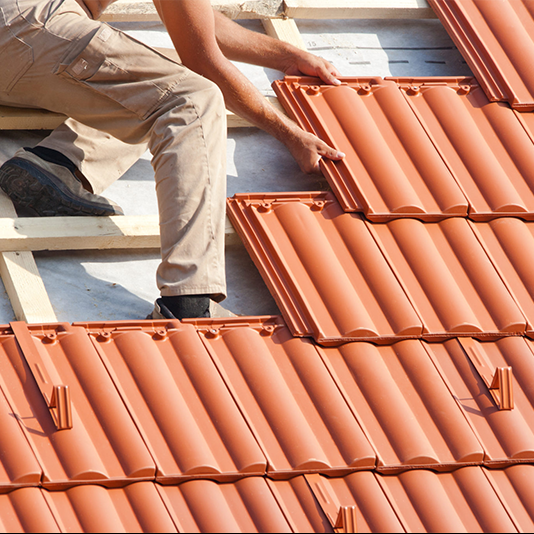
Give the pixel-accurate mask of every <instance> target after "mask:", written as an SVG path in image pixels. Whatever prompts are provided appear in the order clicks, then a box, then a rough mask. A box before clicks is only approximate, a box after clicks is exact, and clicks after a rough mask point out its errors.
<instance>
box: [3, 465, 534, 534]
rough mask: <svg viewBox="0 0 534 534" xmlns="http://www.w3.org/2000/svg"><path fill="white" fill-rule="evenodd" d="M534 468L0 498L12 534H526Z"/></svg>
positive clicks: (23, 493)
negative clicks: (490, 533) (415, 533)
mask: <svg viewBox="0 0 534 534" xmlns="http://www.w3.org/2000/svg"><path fill="white" fill-rule="evenodd" d="M532 469H533V466H528V469H525V468H522V467H512V468H508V469H506V470H503V471H501V472H498V473H497V472H491V471H488V470H485V469H484V468H477V467H475V468H473V467H467V468H463V469H460V470H458V471H456V472H454V473H441V474H438V473H433V472H431V471H427V470H419V471H413V472H409V473H404V474H402V475H400V476H399V477H387V476H382V475H380V474H376V473H372V472H359V473H353V474H351V475H348V476H346V477H343V478H327V477H323V476H320V475H318V474H314V475H309V476H307V475H304V476H302V475H301V476H297V477H294V478H293V479H291V480H289V481H271V480H265V479H264V478H261V477H255V478H248V479H243V480H241V481H238V482H234V483H232V484H217V483H215V482H213V481H207V480H198V481H189V482H185V483H184V484H182V485H181V486H179V487H176V486H175V487H165V486H161V485H158V484H155V483H151V482H134V483H133V484H130V485H129V486H127V487H125V488H118V489H112V490H110V489H106V488H102V487H99V486H85V487H77V488H71V489H70V490H67V491H64V492H50V491H47V490H43V489H40V488H28V489H25V490H16V491H14V492H13V493H11V494H9V495H0V515H1V516H2V521H3V525H4V526H6V527H7V528H8V529H9V530H10V531H12V532H15V531H41V532H43V531H46V532H65V531H69V532H72V531H85V532H101V531H106V532H137V531H139V532H140V531H145V532H147V531H150V532H154V531H157V532H175V531H179V532H208V531H209V532H212V531H231V532H273V531H276V532H325V531H326V532H332V531H336V532H356V531H358V532H403V531H407V532H411V531H416V530H423V531H428V532H430V531H451V532H452V531H455V532H456V531H462V530H465V531H468V532H473V531H478V530H481V531H489V530H491V528H489V527H490V525H491V527H494V528H495V529H497V528H498V530H499V531H502V532H514V531H529V530H531V528H532V525H533V523H532V518H531V517H530V516H529V514H528V512H527V509H526V508H525V505H524V504H523V502H526V501H528V499H529V498H531V495H532V487H531V484H530V487H529V484H528V481H529V480H531V478H532ZM96 504H97V505H98V513H95V505H96ZM206 507H207V508H208V509H209V510H210V512H211V513H205V509H206ZM262 510H263V512H262Z"/></svg>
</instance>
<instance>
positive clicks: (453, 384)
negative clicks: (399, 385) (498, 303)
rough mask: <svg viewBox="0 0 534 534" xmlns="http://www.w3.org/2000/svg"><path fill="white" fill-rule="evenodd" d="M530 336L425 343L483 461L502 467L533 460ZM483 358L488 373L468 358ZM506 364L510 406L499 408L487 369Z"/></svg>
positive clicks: (533, 355)
mask: <svg viewBox="0 0 534 534" xmlns="http://www.w3.org/2000/svg"><path fill="white" fill-rule="evenodd" d="M533 347H534V345H532V341H530V340H527V339H526V338H524V337H522V336H510V337H505V338H502V339H500V340H498V341H495V342H479V341H476V340H473V339H460V340H450V341H447V342H446V343H444V344H434V343H429V344H428V345H427V351H428V353H429V354H430V356H431V358H432V360H433V361H434V363H435V364H436V367H437V368H438V369H439V371H440V374H441V375H442V376H443V378H444V380H445V381H446V382H447V384H448V385H449V387H450V389H451V392H452V394H453V395H454V397H455V398H456V399H458V404H459V406H460V408H461V409H462V411H463V412H464V414H465V416H466V418H467V420H468V421H469V424H470V425H471V427H472V428H473V430H474V431H475V432H476V434H477V436H478V438H479V440H480V443H481V444H482V447H483V449H484V464H485V465H491V466H492V467H502V466H508V465H511V464H514V463H518V462H532V461H533V460H534V408H533V406H534V393H533V388H532V379H531V377H532V376H534V353H533ZM474 361H475V362H476V361H480V362H482V361H485V362H487V365H486V366H487V367H488V368H489V370H490V372H489V373H488V374H487V375H486V376H485V378H483V376H481V375H484V374H485V370H484V368H483V367H481V366H480V365H478V368H479V369H480V370H478V369H477V366H475V365H474V364H473V362H474ZM507 367H511V368H512V369H513V370H514V373H513V392H514V396H513V401H514V408H513V410H500V409H499V405H498V404H497V403H496V400H498V399H494V397H493V395H492V393H491V391H490V389H489V387H488V382H489V380H491V378H489V377H491V374H492V370H493V369H497V368H507Z"/></svg>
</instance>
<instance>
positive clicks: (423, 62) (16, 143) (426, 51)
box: [0, 20, 471, 323]
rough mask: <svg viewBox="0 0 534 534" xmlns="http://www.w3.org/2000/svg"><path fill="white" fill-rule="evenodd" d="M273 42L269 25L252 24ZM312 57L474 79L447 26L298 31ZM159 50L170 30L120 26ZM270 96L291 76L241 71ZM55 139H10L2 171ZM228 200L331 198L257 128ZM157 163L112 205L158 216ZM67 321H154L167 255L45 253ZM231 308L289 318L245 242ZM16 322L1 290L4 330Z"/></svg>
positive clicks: (240, 138)
mask: <svg viewBox="0 0 534 534" xmlns="http://www.w3.org/2000/svg"><path fill="white" fill-rule="evenodd" d="M240 23H241V24H243V25H245V26H246V27H248V28H250V29H252V30H255V31H259V32H263V27H262V25H261V23H260V22H259V21H242V22H240ZM297 24H298V27H299V29H300V31H301V34H302V36H303V38H304V42H305V44H306V45H307V46H308V48H309V50H310V51H312V52H314V53H316V54H318V55H321V56H323V57H325V58H326V59H328V60H329V61H331V62H332V63H334V65H335V66H336V67H337V68H338V69H339V70H340V71H341V72H342V74H343V75H350V76H390V75H392V76H441V75H447V76H452V75H454V76H456V75H470V74H471V72H470V70H469V68H468V66H467V65H466V63H465V62H464V61H463V59H462V57H461V56H460V54H459V53H458V51H457V49H456V48H455V47H454V45H453V43H452V41H451V40H450V38H449V37H448V35H447V34H446V32H445V30H444V29H443V27H442V26H441V23H440V22H439V21H438V20H398V21H397V20H354V21H340V20H332V21H328V20H325V21H304V20H299V21H297ZM114 25H115V26H116V27H118V28H120V29H122V30H124V31H126V32H128V33H130V34H131V35H132V36H134V37H136V38H137V39H139V40H141V41H144V42H146V43H147V44H150V45H152V46H156V47H171V46H172V44H171V41H170V39H169V37H168V35H167V33H166V31H165V29H164V28H163V26H162V25H161V24H160V23H153V22H150V23H115V24H114ZM238 66H239V68H240V69H242V71H243V72H244V73H245V74H246V75H247V76H248V77H249V78H250V79H251V80H252V81H253V82H254V84H255V85H256V86H257V87H258V88H259V89H260V90H261V91H262V92H263V93H264V94H265V95H274V93H273V91H272V89H271V83H272V81H274V80H275V79H277V78H280V77H282V74H281V73H279V72H276V71H272V70H270V69H263V68H259V67H254V66H248V65H243V64H238ZM45 135H47V132H38V131H33V132H21V131H3V132H0V163H1V162H3V161H5V160H6V159H8V158H9V157H11V155H12V154H13V153H14V152H15V151H16V150H17V148H19V147H20V146H33V145H35V144H36V143H38V142H39V140H40V139H42V138H43V136H45ZM227 154H228V172H227V174H228V196H232V195H234V194H235V193H240V192H263V191H265V192H276V191H311V190H323V189H326V188H328V185H327V183H326V181H325V180H324V179H322V177H319V176H312V177H310V176H307V175H304V174H303V173H302V172H301V171H300V170H299V168H298V166H297V164H296V163H295V161H294V160H293V159H292V157H291V156H290V155H289V153H288V152H287V150H286V149H285V147H284V146H283V145H282V144H281V143H279V142H278V141H276V140H275V139H273V138H271V137H270V136H268V135H267V134H265V133H263V132H261V131H259V130H257V129H251V128H242V129H235V130H230V131H229V134H228V143H227ZM153 176H154V174H153V170H152V167H151V165H150V154H148V153H147V154H145V155H144V156H143V157H142V158H141V159H140V160H139V161H138V162H137V163H136V164H135V165H134V166H133V167H132V168H131V169H130V170H129V171H128V172H127V173H126V174H125V175H124V176H123V177H122V178H121V179H120V180H118V181H117V182H116V183H115V184H114V185H113V186H111V187H110V188H109V189H108V190H107V192H106V193H105V195H106V196H108V197H109V198H111V199H113V200H115V201H116V202H118V203H119V204H120V205H121V206H122V207H123V208H124V210H125V212H126V214H127V215H144V214H155V213H157V204H156V197H155V191H154V182H153ZM35 258H36V262H37V265H38V268H39V271H40V273H41V276H42V278H43V281H44V284H45V287H46V289H47V291H48V294H49V296H50V300H51V302H52V305H53V307H54V309H55V312H56V314H57V317H58V320H59V321H66V322H74V321H101V320H122V319H130V320H131V319H134V320H137V319H144V318H145V316H146V315H147V314H148V313H149V312H150V311H151V310H152V306H153V301H154V300H155V299H156V298H157V297H158V290H157V287H156V284H155V271H156V268H157V265H158V263H159V252H158V251H157V250H152V251H143V252H139V251H135V252H131V253H130V252H128V251H88V252H85V251H76V252H68V251H67V252H39V253H35ZM226 261H227V283H228V298H227V299H226V301H224V302H223V305H224V306H225V307H227V308H228V309H230V310H232V311H233V312H234V313H237V314H240V315H266V314H277V313H279V311H278V308H277V306H276V303H275V302H274V300H273V298H272V297H271V295H270V294H269V291H268V290H267V288H266V286H265V284H264V283H263V281H262V279H261V277H260V275H259V273H258V271H257V270H256V268H255V266H254V264H253V262H252V261H251V259H250V257H249V256H248V253H247V252H246V250H245V248H244V246H243V245H242V243H241V242H240V240H239V238H238V237H237V236H236V235H234V236H230V237H229V238H228V239H227V243H226ZM13 319H14V316H13V311H12V309H11V305H10V303H9V300H8V298H7V295H6V293H5V291H4V289H3V286H0V323H7V322H9V321H11V320H13Z"/></svg>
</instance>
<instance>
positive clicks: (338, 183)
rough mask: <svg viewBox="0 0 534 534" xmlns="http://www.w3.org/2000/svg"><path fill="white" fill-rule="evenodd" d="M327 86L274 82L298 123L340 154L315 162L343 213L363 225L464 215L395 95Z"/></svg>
mask: <svg viewBox="0 0 534 534" xmlns="http://www.w3.org/2000/svg"><path fill="white" fill-rule="evenodd" d="M341 79H342V80H343V82H344V85H342V86H339V87H332V86H330V85H324V84H322V83H321V82H320V81H319V80H318V79H314V78H298V77H295V78H291V77H286V78H285V79H284V80H281V81H276V82H274V83H273V88H274V89H275V91H276V93H277V94H278V96H279V98H280V100H281V102H282V103H283V105H284V107H285V108H286V109H287V110H288V112H290V113H291V114H292V116H293V117H294V118H295V120H297V121H298V122H299V123H300V125H301V126H302V127H303V128H304V129H306V130H308V131H311V132H313V133H315V134H316V135H318V136H319V137H321V138H322V139H323V140H325V141H327V142H328V143H329V144H330V145H331V146H335V147H336V148H337V149H338V150H341V151H342V152H344V153H345V154H346V157H345V159H343V160H342V161H339V162H333V161H331V160H323V161H321V166H322V169H323V172H324V173H325V176H326V177H327V178H328V181H329V183H330V185H331V186H332V188H333V190H334V192H335V193H336V196H337V197H338V199H339V201H340V203H341V205H342V207H343V209H344V210H345V211H363V213H364V214H365V216H366V217H367V218H369V219H370V220H374V221H381V220H386V219H390V218H394V217H395V218H396V217H407V216H410V217H414V216H415V217H418V218H421V219H424V220H436V219H440V218H443V217H444V216H447V215H448V216H450V215H458V216H461V215H467V209H468V202H467V200H466V198H465V196H464V194H463V193H462V191H461V189H460V187H459V186H458V184H457V183H456V181H455V179H454V177H453V175H452V174H451V172H450V170H449V169H448V168H447V166H446V165H445V163H444V161H443V160H442V158H441V157H440V155H439V153H438V152H437V151H436V149H435V147H434V146H433V144H432V141H431V139H430V138H429V137H428V135H427V133H426V132H425V130H424V129H423V128H422V127H421V124H420V123H419V121H418V120H417V117H416V116H415V115H414V113H413V112H412V110H411V109H410V106H409V105H407V102H406V101H405V100H404V98H403V97H402V94H401V92H400V91H399V89H398V86H397V84H396V83H394V82H392V81H386V80H383V79H381V78H341Z"/></svg>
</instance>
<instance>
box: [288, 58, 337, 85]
mask: <svg viewBox="0 0 534 534" xmlns="http://www.w3.org/2000/svg"><path fill="white" fill-rule="evenodd" d="M283 72H284V73H285V74H286V75H287V76H315V77H317V78H320V79H321V80H322V81H323V82H325V83H328V84H330V85H339V84H340V83H341V82H340V81H339V80H338V76H341V74H340V73H339V71H338V70H337V69H336V68H335V67H334V66H333V65H332V64H331V63H329V62H328V61H326V59H323V58H322V57H319V56H316V55H314V54H311V53H309V52H306V51H304V50H299V53H298V54H293V55H291V57H288V58H287V59H286V61H285V67H284V68H283Z"/></svg>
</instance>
